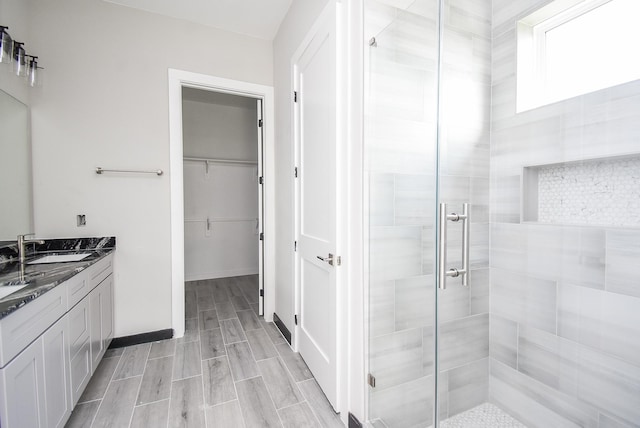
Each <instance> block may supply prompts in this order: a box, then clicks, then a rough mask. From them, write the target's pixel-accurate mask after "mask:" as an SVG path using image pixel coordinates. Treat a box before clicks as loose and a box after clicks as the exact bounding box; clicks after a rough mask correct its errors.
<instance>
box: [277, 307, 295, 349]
mask: <svg viewBox="0 0 640 428" xmlns="http://www.w3.org/2000/svg"><path fill="white" fill-rule="evenodd" d="M273 322H274V323H275V325H276V327H278V330H280V333H282V335H283V336H284V338H285V339H286V340H287V342H289V345H291V332H290V331H289V329H288V328H287V326H286V325H284V323H283V322H282V320H281V319H280V317H278V315H276V313H275V312H274V313H273Z"/></svg>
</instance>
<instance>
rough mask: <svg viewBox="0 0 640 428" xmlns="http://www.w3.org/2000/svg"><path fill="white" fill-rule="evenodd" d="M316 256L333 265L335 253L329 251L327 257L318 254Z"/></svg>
mask: <svg viewBox="0 0 640 428" xmlns="http://www.w3.org/2000/svg"><path fill="white" fill-rule="evenodd" d="M316 257H317V258H318V260H322V261H323V262H327V263H329V264H330V265H331V266H333V254H331V253H329V255H328V256H327V257H320V256H316Z"/></svg>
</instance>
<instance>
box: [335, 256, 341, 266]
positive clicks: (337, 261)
mask: <svg viewBox="0 0 640 428" xmlns="http://www.w3.org/2000/svg"><path fill="white" fill-rule="evenodd" d="M341 264H342V257H340V256H338V257H336V266H340V265H341Z"/></svg>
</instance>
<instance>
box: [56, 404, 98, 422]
mask: <svg viewBox="0 0 640 428" xmlns="http://www.w3.org/2000/svg"><path fill="white" fill-rule="evenodd" d="M98 407H100V400H96V401H90V402H88V403H81V404H78V405H76V407H74V408H73V412H72V413H71V417H70V418H69V420H68V421H67V424H66V425H65V428H87V427H89V426H91V422H93V418H94V417H95V416H96V413H97V412H98Z"/></svg>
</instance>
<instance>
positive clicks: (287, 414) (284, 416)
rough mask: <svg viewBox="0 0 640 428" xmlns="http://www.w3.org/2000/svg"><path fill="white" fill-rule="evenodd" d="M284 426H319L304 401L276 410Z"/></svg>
mask: <svg viewBox="0 0 640 428" xmlns="http://www.w3.org/2000/svg"><path fill="white" fill-rule="evenodd" d="M278 414H279V415H280V419H281V420H282V424H283V425H284V428H300V427H305V428H320V424H319V423H318V420H317V419H316V416H315V415H314V414H313V411H311V407H309V404H308V403H307V402H306V401H305V402H303V403H298V404H294V405H293V406H289V407H285V408H284V409H280V410H278Z"/></svg>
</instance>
